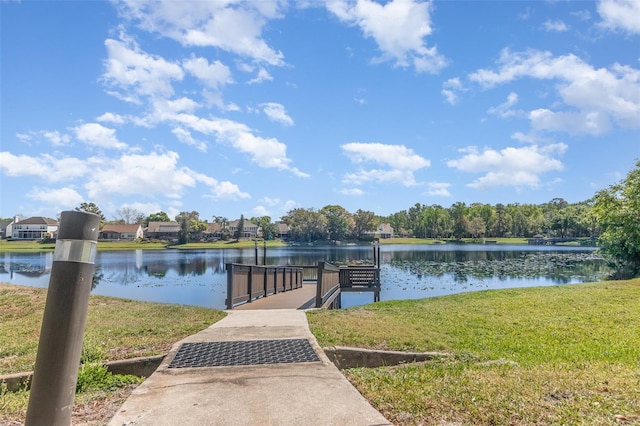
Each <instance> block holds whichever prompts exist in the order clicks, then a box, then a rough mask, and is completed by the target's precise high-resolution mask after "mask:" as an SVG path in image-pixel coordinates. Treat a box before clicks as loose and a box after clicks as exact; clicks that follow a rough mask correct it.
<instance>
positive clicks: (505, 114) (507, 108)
mask: <svg viewBox="0 0 640 426" xmlns="http://www.w3.org/2000/svg"><path fill="white" fill-rule="evenodd" d="M517 103H518V94H517V93H515V92H511V93H509V95H508V96H507V100H506V101H504V103H502V104H500V105H498V106H496V107H492V108H489V111H488V112H489V114H493V115H497V116H498V117H500V118H509V117H511V116H513V115H515V114H516V112H515V111H514V110H512V109H511V107H512V106H514V105H515V104H517Z"/></svg>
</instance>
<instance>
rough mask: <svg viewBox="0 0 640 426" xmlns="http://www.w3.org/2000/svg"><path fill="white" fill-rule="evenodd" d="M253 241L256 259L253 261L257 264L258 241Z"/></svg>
mask: <svg viewBox="0 0 640 426" xmlns="http://www.w3.org/2000/svg"><path fill="white" fill-rule="evenodd" d="M254 243H255V247H256V261H255V264H256V265H257V264H258V241H254Z"/></svg>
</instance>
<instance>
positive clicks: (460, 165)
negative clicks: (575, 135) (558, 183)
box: [447, 143, 567, 189]
mask: <svg viewBox="0 0 640 426" xmlns="http://www.w3.org/2000/svg"><path fill="white" fill-rule="evenodd" d="M566 149H567V146H566V145H565V144H563V143H558V144H552V145H546V146H541V147H539V146H537V145H532V146H528V147H524V148H513V147H508V148H504V149H502V150H500V151H497V150H495V149H490V148H486V149H485V150H484V151H483V152H480V151H478V149H477V148H476V147H469V148H466V149H464V150H461V152H463V153H464V155H463V156H462V157H461V158H459V159H457V160H450V161H448V162H447V166H449V167H452V168H455V169H458V170H460V171H463V172H468V173H484V176H481V177H479V178H478V179H476V180H475V181H474V182H472V183H470V184H468V185H467V186H469V187H471V188H477V189H487V188H493V187H498V186H514V187H529V188H537V187H539V186H540V175H542V174H544V173H547V172H552V171H561V170H562V169H563V165H562V162H560V160H558V159H557V158H554V156H555V155H562V154H563V153H564V152H565V151H566Z"/></svg>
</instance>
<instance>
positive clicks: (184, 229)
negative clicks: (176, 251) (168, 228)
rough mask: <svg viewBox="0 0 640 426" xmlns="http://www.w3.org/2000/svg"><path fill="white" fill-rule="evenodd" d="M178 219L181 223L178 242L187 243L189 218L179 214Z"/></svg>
mask: <svg viewBox="0 0 640 426" xmlns="http://www.w3.org/2000/svg"><path fill="white" fill-rule="evenodd" d="M176 219H177V222H178V223H179V224H180V231H178V244H187V243H188V242H189V218H188V217H186V216H180V215H178V216H177V217H176Z"/></svg>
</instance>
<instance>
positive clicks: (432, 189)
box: [426, 182, 451, 197]
mask: <svg viewBox="0 0 640 426" xmlns="http://www.w3.org/2000/svg"><path fill="white" fill-rule="evenodd" d="M450 187H451V184H450V183H446V182H427V192H426V194H427V195H432V196H437V197H451V193H450V192H449V188H450Z"/></svg>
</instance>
